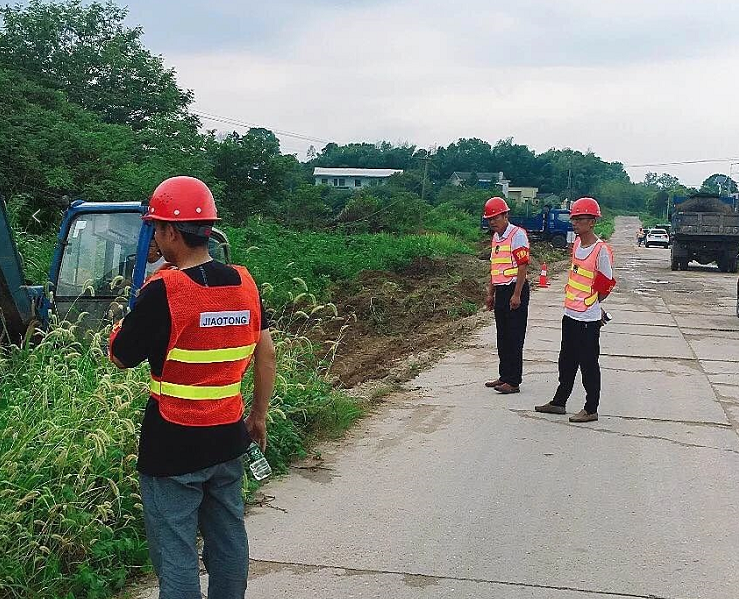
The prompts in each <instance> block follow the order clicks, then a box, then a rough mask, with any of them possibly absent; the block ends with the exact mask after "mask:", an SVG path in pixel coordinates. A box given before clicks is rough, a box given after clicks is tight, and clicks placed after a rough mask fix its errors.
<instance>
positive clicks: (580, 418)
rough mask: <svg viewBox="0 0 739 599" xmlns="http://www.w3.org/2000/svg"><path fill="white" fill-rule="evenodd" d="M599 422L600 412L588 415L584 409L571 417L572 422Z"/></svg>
mask: <svg viewBox="0 0 739 599" xmlns="http://www.w3.org/2000/svg"><path fill="white" fill-rule="evenodd" d="M596 420H598V412H593V413H592V414H588V413H587V412H586V411H585V410H584V409H583V410H580V411H579V412H578V413H577V414H573V415H572V416H570V422H594V421H596Z"/></svg>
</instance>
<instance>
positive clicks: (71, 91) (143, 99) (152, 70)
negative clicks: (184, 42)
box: [0, 0, 198, 129]
mask: <svg viewBox="0 0 739 599" xmlns="http://www.w3.org/2000/svg"><path fill="white" fill-rule="evenodd" d="M127 13H128V9H127V8H121V7H119V6H116V5H115V4H113V2H106V3H105V4H101V3H99V2H91V3H89V4H87V3H84V4H83V2H82V1H81V0H67V1H66V2H44V1H42V0H31V1H30V2H29V3H28V4H27V5H25V6H23V5H21V4H18V5H15V6H8V5H6V6H5V7H2V8H0V65H2V66H5V67H6V68H12V69H15V70H19V71H21V72H22V73H23V74H25V75H26V76H27V77H29V78H31V79H33V80H35V81H37V82H39V83H41V84H43V85H44V86H47V87H51V88H55V89H59V90H61V91H64V92H65V93H66V95H67V97H68V98H69V99H70V100H71V101H72V102H74V103H76V104H79V105H80V106H82V107H84V108H86V109H88V110H91V111H93V112H96V113H97V114H100V115H102V117H103V120H105V121H106V122H108V123H117V124H127V125H130V126H131V127H132V128H134V129H143V128H146V127H151V126H152V125H153V124H154V122H155V120H156V119H159V118H162V117H166V118H168V119H177V120H183V121H186V122H187V123H189V124H190V126H192V127H193V128H196V127H197V125H198V121H197V119H196V118H194V117H193V116H191V115H189V114H188V113H187V107H188V106H189V105H190V103H191V102H192V99H193V94H192V92H191V91H183V90H181V89H180V88H179V87H178V86H177V81H176V79H175V72H174V70H173V69H168V68H165V67H164V62H163V60H162V58H161V57H159V56H154V55H152V54H151V52H149V50H147V49H146V48H144V46H143V45H142V43H141V36H142V35H143V30H142V29H141V28H140V27H135V28H129V27H126V26H125V25H124V24H123V21H124V19H125V17H126V15H127Z"/></svg>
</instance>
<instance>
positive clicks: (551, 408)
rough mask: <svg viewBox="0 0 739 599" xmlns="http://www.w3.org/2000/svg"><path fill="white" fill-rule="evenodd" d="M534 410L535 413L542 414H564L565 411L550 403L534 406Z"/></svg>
mask: <svg viewBox="0 0 739 599" xmlns="http://www.w3.org/2000/svg"><path fill="white" fill-rule="evenodd" d="M534 410H536V411H537V412H544V413H545V414H566V413H567V410H565V407H564V406H555V405H554V404H553V403H552V402H551V401H550V402H549V403H545V404H544V405H542V406H534Z"/></svg>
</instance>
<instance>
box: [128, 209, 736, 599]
mask: <svg viewBox="0 0 739 599" xmlns="http://www.w3.org/2000/svg"><path fill="white" fill-rule="evenodd" d="M637 225H638V222H637V221H636V220H635V219H628V218H620V219H618V221H617V230H616V234H615V236H614V251H615V255H616V264H617V276H618V278H619V284H618V287H617V288H616V291H615V292H614V294H613V295H612V296H611V298H609V300H608V302H607V307H608V309H609V311H610V312H611V313H612V315H613V321H612V322H611V323H610V324H608V326H607V327H605V328H604V329H603V333H602V337H601V345H602V358H601V366H602V368H603V395H602V401H601V408H600V420H599V421H598V422H596V423H589V424H583V425H572V424H570V423H569V422H568V421H567V417H565V416H550V415H542V414H537V413H535V412H534V411H533V407H534V404H536V403H541V402H544V401H548V400H549V399H551V397H552V394H553V392H554V389H555V387H556V384H557V363H556V362H557V352H558V348H559V339H560V320H561V311H562V308H561V303H562V290H563V286H564V276H560V277H558V278H557V279H555V280H554V281H552V286H551V287H550V288H549V289H546V290H539V291H537V292H535V293H533V294H532V299H531V309H530V321H529V331H528V336H527V343H526V351H525V359H526V362H525V374H524V383H523V385H522V387H521V389H522V392H521V393H520V394H518V395H509V396H501V395H498V394H497V393H495V392H494V391H493V390H491V389H486V388H484V386H483V382H484V381H485V380H486V379H489V378H495V375H496V374H497V362H496V358H495V351H494V343H495V333H494V328H493V326H492V323H491V326H488V327H486V328H484V329H482V330H480V331H479V334H477V335H476V336H475V337H474V338H471V339H469V342H468V343H467V344H465V345H464V346H463V347H460V348H458V349H457V350H456V351H453V352H452V353H450V354H448V355H447V356H446V357H445V358H444V359H443V360H442V361H441V362H440V363H438V364H437V365H436V366H435V367H433V368H432V369H430V370H428V371H426V372H423V373H422V374H420V375H419V376H418V377H417V378H416V379H415V380H413V381H411V382H410V383H408V384H407V385H406V389H405V391H404V392H402V393H399V394H397V395H395V396H393V397H391V398H390V399H389V401H388V402H387V403H385V404H384V405H381V406H380V407H378V409H377V411H376V413H375V414H374V415H372V416H370V417H368V418H366V419H365V420H363V421H362V422H361V423H359V425H358V426H357V427H356V428H355V429H354V430H353V431H352V432H351V433H350V434H349V435H348V437H347V438H345V439H344V440H342V441H341V442H340V443H337V444H330V445H326V446H323V447H322V448H321V453H322V456H323V461H322V462H320V464H319V465H318V466H316V467H313V468H310V467H301V468H295V470H294V473H293V474H292V475H291V476H289V477H286V478H283V479H281V480H277V481H274V482H272V483H270V484H269V485H267V486H266V487H265V488H264V490H265V492H266V493H267V494H268V495H269V496H272V497H273V499H272V500H271V501H270V502H269V504H268V505H265V506H264V507H256V508H252V509H251V511H250V512H249V514H248V516H247V527H248V530H249V535H250V542H251V557H252V560H253V562H252V567H251V568H252V569H251V575H250V581H249V593H248V596H249V597H250V599H259V598H267V597H269V598H276V597H285V598H288V597H289V598H291V599H303V598H304V599H309V598H311V599H313V598H323V597H325V598H337V599H338V598H342V599H343V598H349V597H356V598H374V597H389V598H395V599H411V598H412V599H421V598H423V599H429V598H431V599H435V598H441V597H454V598H457V597H459V598H469V599H473V598H474V599H478V598H501V599H509V598H510V599H523V598H527V599H529V598H530V599H549V598H551V599H578V598H581V597H582V598H586V597H593V598H611V597H613V598H615V597H645V598H646V597H660V598H670V599H677V598H706V599H709V598H711V599H731V598H734V597H737V596H739V438H738V437H737V422H738V421H739V368H737V366H738V362H739V319H737V317H736V315H735V301H736V298H735V290H736V275H728V274H721V273H719V272H718V271H717V270H715V268H704V269H699V267H698V266H697V265H692V267H693V269H692V270H690V271H689V272H674V273H673V272H671V271H670V268H669V252H668V251H666V250H663V249H657V248H650V249H645V248H636V247H635V245H634V236H635V232H636V228H637ZM578 385H579V381H578ZM583 396H584V395H583V390H582V388H581V387H578V386H576V388H575V393H574V394H573V397H572V399H571V403H570V405H569V406H568V411H570V412H576V411H578V410H579V409H580V408H581V407H582V404H583ZM144 596H154V595H153V594H152V592H151V591H150V592H149V593H148V594H145V595H142V597H144Z"/></svg>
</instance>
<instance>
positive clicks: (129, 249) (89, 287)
mask: <svg viewBox="0 0 739 599" xmlns="http://www.w3.org/2000/svg"><path fill="white" fill-rule="evenodd" d="M140 230H141V215H140V214H139V213H138V212H100V213H90V212H88V213H84V212H83V213H80V214H78V215H77V216H76V217H75V218H74V220H73V221H72V222H71V223H70V226H69V229H68V232H67V237H66V239H65V240H64V242H63V252H62V255H61V264H60V268H59V276H58V278H57V280H56V282H55V300H56V308H57V313H58V315H59V317H60V318H61V319H66V320H72V321H76V320H77V319H78V318H79V316H80V314H82V313H85V314H86V316H85V322H84V323H82V324H83V328H85V329H97V328H98V327H100V326H101V325H104V324H106V323H108V322H110V320H112V319H115V318H120V317H121V316H122V314H121V312H122V311H123V307H124V306H125V305H126V304H127V301H128V295H129V291H130V288H131V285H132V282H133V271H134V266H135V263H136V249H137V244H138V239H139V232H140ZM111 310H113V312H115V314H112V313H111Z"/></svg>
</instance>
